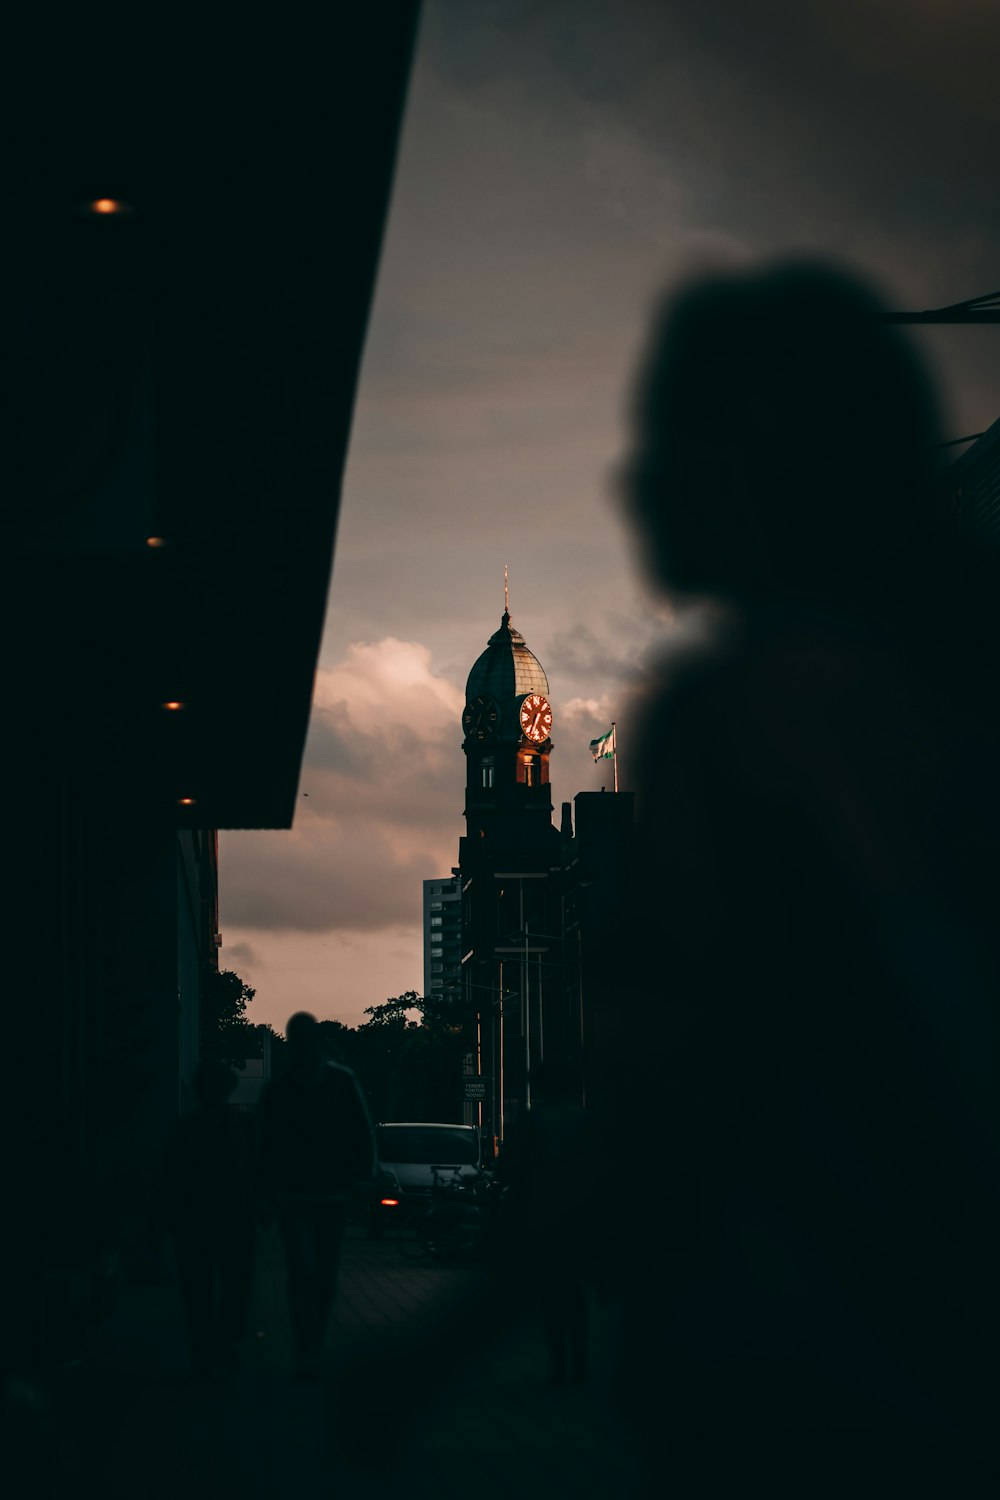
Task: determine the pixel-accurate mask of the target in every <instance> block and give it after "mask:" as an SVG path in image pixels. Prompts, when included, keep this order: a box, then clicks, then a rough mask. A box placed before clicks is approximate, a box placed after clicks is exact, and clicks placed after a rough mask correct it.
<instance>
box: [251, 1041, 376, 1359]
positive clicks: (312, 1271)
mask: <svg viewBox="0 0 1000 1500" xmlns="http://www.w3.org/2000/svg"><path fill="white" fill-rule="evenodd" d="M285 1035H286V1041H287V1044H288V1054H289V1061H288V1067H287V1069H286V1070H285V1072H284V1073H283V1074H282V1075H281V1076H280V1077H278V1078H275V1079H272V1080H271V1082H270V1083H269V1084H268V1085H267V1087H266V1089H265V1090H264V1092H263V1094H262V1096H261V1101H260V1106H259V1138H258V1154H257V1174H256V1197H257V1204H258V1221H259V1222H260V1223H261V1224H262V1225H263V1226H265V1227H266V1226H268V1225H269V1224H270V1223H271V1222H274V1221H276V1222H277V1226H278V1232H279V1234H280V1235H281V1240H282V1244H283V1247H284V1252H285V1266H286V1272H287V1277H288V1305H289V1312H290V1315H291V1322H292V1336H293V1339H294V1344H295V1364H296V1369H297V1371H298V1373H299V1375H302V1376H307V1377H314V1376H316V1375H317V1374H318V1373H319V1368H320V1359H321V1355H322V1350H323V1342H324V1338H325V1335H326V1328H327V1323H328V1321H329V1317H330V1309H331V1307H332V1305H333V1298H334V1293H335V1291H336V1282H337V1269H338V1265H339V1261H340V1247H341V1243H342V1241H343V1237H344V1230H345V1228H346V1225H347V1214H348V1207H349V1204H350V1199H351V1195H352V1193H353V1191H354V1189H355V1187H356V1186H357V1185H358V1184H359V1183H361V1182H363V1181H365V1180H368V1179H371V1178H372V1177H373V1175H374V1170H375V1132H374V1129H373V1127H372V1121H371V1117H370V1115H369V1112H368V1107H367V1105H366V1104H365V1100H364V1095H363V1094H362V1092H361V1089H360V1087H359V1085H358V1081H357V1079H356V1078H355V1076H354V1073H353V1072H352V1071H351V1069H350V1068H346V1067H343V1066H341V1065H340V1064H339V1063H334V1062H331V1061H329V1060H328V1058H327V1057H326V1056H325V1053H324V1047H323V1036H322V1032H321V1030H320V1025H319V1022H318V1021H317V1020H316V1018H315V1016H312V1015H309V1014H308V1012H306V1011H299V1012H297V1013H296V1014H295V1015H293V1016H292V1017H291V1019H290V1020H289V1022H288V1025H287V1027H286V1033H285Z"/></svg>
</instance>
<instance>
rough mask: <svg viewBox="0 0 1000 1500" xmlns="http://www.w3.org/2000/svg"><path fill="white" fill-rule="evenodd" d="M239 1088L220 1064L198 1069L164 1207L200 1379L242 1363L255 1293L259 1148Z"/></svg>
mask: <svg viewBox="0 0 1000 1500" xmlns="http://www.w3.org/2000/svg"><path fill="white" fill-rule="evenodd" d="M236 1082H237V1076H236V1073H235V1072H234V1071H233V1069H232V1068H229V1067H227V1066H226V1065H225V1064H224V1063H222V1062H219V1061H217V1060H214V1059H207V1060H203V1061H202V1062H200V1063H199V1064H198V1066H197V1067H196V1069H195V1071H194V1076H193V1078H192V1090H193V1092H194V1096H195V1100H196V1105H195V1108H194V1109H193V1110H191V1111H190V1112H189V1113H188V1114H186V1115H183V1116H182V1117H181V1119H180V1120H179V1121H178V1124H177V1128H176V1130H175V1131H174V1133H173V1136H172V1138H171V1141H170V1144H169V1147H168V1157H167V1170H166V1181H165V1184H164V1194H163V1200H162V1204H161V1207H160V1217H161V1218H162V1220H163V1223H164V1227H165V1228H166V1229H167V1231H168V1233H169V1234H170V1237H171V1239H172V1241H173V1249H174V1261H175V1265H176V1269H177V1282H178V1286H179V1289H180V1294H181V1300H182V1302H183V1306H184V1313H185V1317H186V1320H187V1325H188V1331H189V1334H190V1340H191V1360H192V1366H193V1369H194V1372H195V1373H196V1374H198V1375H206V1374H209V1373H210V1372H211V1371H212V1370H214V1369H216V1368H218V1367H220V1366H230V1367H232V1366H235V1365H236V1364H237V1363H238V1362H239V1345H240V1342H241V1341H242V1339H243V1337H244V1334H245V1332H246V1318H247V1309H248V1305H249V1301H250V1292H251V1288H252V1278H253V1246H254V1230H253V1215H252V1185H253V1184H252V1175H253V1147H252V1141H251V1138H250V1133H249V1130H248V1129H247V1128H246V1126H245V1124H244V1121H243V1119H242V1117H241V1116H239V1115H238V1114H237V1113H236V1112H235V1111H234V1110H232V1109H231V1108H230V1106H229V1103H228V1100H229V1098H230V1096H231V1094H232V1092H233V1089H234V1088H235V1087H236Z"/></svg>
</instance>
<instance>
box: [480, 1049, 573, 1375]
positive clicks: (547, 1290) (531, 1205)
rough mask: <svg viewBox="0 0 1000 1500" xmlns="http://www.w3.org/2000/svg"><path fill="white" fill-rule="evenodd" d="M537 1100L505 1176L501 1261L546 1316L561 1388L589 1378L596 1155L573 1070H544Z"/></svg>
mask: <svg viewBox="0 0 1000 1500" xmlns="http://www.w3.org/2000/svg"><path fill="white" fill-rule="evenodd" d="M531 1093H532V1100H531V1108H530V1109H528V1110H527V1111H526V1112H525V1114H524V1115H523V1117H522V1119H521V1120H520V1121H519V1122H518V1125H517V1126H516V1127H515V1128H514V1130H513V1131H512V1132H511V1133H510V1136H509V1138H508V1142H507V1150H506V1151H505V1153H504V1158H503V1164H502V1167H501V1168H500V1172H499V1175H500V1180H501V1181H502V1182H503V1183H504V1184H505V1185H506V1188H507V1192H506V1195H505V1201H504V1211H505V1215H504V1216H505V1219H506V1234H505V1235H504V1236H503V1239H502V1242H501V1247H502V1248H501V1254H502V1256H503V1258H504V1260H505V1261H506V1262H507V1265H506V1269H505V1272H504V1274H505V1275H506V1276H513V1277H515V1278H517V1277H520V1278H523V1289H524V1296H525V1297H526V1299H528V1301H529V1302H534V1304H535V1306H536V1307H537V1308H538V1310H539V1312H540V1314H541V1319H542V1326H543V1329H544V1332H545V1342H546V1346H547V1349H548V1356H549V1384H550V1385H552V1386H553V1387H555V1386H564V1385H567V1384H568V1382H569V1380H570V1378H572V1379H573V1381H574V1382H575V1383H577V1384H579V1383H581V1382H583V1381H584V1380H586V1378H587V1322H588V1306H587V1277H588V1273H589V1267H588V1260H589V1253H590V1240H591V1237H592V1228H591V1226H590V1225H589V1224H588V1222H587V1219H586V1214H587V1207H588V1205H589V1201H590V1198H591V1196H592V1193H593V1183H592V1182H591V1181H590V1179H589V1172H590V1169H591V1158H592V1151H591V1149H590V1141H589V1130H588V1119H587V1113H586V1110H585V1109H584V1108H583V1106H582V1105H581V1104H580V1102H579V1100H578V1098H577V1096H576V1093H575V1092H574V1090H573V1086H572V1078H571V1074H570V1070H569V1069H568V1068H567V1067H566V1066H565V1065H562V1066H560V1064H559V1063H557V1062H555V1061H554V1060H550V1059H549V1058H546V1059H545V1061H544V1062H540V1063H537V1064H536V1065H535V1067H534V1068H532V1070H531ZM554 1204H558V1211H557V1212H556V1213H554V1212H553V1205H554Z"/></svg>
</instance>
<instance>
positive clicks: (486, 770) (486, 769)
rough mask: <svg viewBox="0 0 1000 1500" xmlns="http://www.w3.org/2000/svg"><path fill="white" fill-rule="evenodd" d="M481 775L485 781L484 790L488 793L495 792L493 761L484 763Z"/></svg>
mask: <svg viewBox="0 0 1000 1500" xmlns="http://www.w3.org/2000/svg"><path fill="white" fill-rule="evenodd" d="M480 774H481V776H482V779H483V788H484V790H485V791H487V792H491V791H492V790H493V762H492V760H484V761H483V762H482V765H481V766H480Z"/></svg>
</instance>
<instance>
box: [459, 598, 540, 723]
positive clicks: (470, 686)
mask: <svg viewBox="0 0 1000 1500" xmlns="http://www.w3.org/2000/svg"><path fill="white" fill-rule="evenodd" d="M526 693H544V695H545V696H546V697H548V694H549V683H548V678H547V677H546V676H545V673H544V672H543V671H542V667H541V663H540V662H539V661H538V658H537V657H536V656H535V655H534V654H533V653H532V652H531V651H529V650H528V648H527V646H526V645H525V644H524V636H523V635H522V634H521V632H520V631H519V630H517V629H516V628H515V627H514V626H513V625H512V624H511V622H510V614H509V613H508V611H507V610H504V612H503V617H502V619H501V621H500V629H499V630H497V631H495V632H494V633H493V635H491V636H490V638H489V642H488V643H487V646H486V650H485V651H484V652H483V654H482V656H480V657H479V658H478V659H477V661H476V662H475V663H474V665H473V668H472V671H471V672H470V673H469V680H468V682H467V683H466V685H465V696H466V698H467V699H468V700H469V701H471V700H472V699H474V698H480V697H482V698H493V699H494V700H495V701H496V702H497V703H498V704H499V705H500V706H501V707H504V706H506V704H507V703H509V702H510V701H511V700H512V699H515V698H523V697H524V695H525V694H526Z"/></svg>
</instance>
